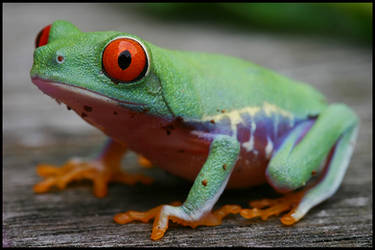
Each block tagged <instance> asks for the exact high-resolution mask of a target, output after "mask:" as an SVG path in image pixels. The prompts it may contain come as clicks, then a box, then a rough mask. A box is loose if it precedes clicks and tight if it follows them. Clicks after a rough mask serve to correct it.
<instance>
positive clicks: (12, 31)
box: [3, 4, 373, 247]
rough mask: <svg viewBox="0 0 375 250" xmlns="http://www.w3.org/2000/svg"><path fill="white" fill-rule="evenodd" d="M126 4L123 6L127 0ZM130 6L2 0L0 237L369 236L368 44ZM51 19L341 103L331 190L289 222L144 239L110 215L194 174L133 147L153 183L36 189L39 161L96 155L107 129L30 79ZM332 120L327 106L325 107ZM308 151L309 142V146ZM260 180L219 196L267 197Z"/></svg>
mask: <svg viewBox="0 0 375 250" xmlns="http://www.w3.org/2000/svg"><path fill="white" fill-rule="evenodd" d="M130 7H131V6H130ZM130 7H129V8H128V6H127V5H125V6H119V5H106V4H75V5H74V4H48V5H46V4H5V5H4V6H3V14H4V19H3V20H4V26H3V28H4V31H3V32H4V33H3V42H4V43H3V44H4V45H3V53H4V59H3V62H4V66H3V69H4V70H3V71H4V75H3V91H4V92H3V98H4V101H3V245H4V246H20V247H26V246H197V247H200V246H288V247H289V246H313V247H318V246H319V247H321V246H356V247H358V246H367V247H370V246H372V236H373V231H372V51H371V49H370V48H359V47H355V46H352V45H345V44H341V43H337V42H334V41H332V40H328V39H315V38H314V39H313V38H311V37H306V36H299V37H297V36H294V37H288V36H286V35H284V36H283V35H276V34H268V33H251V32H246V31H243V30H242V31H241V30H235V29H228V28H223V27H219V26H215V25H214V24H207V23H202V25H196V24H189V23H178V24H176V23H171V22H168V20H154V19H151V18H149V17H146V16H142V15H138V14H137V13H135V12H133V11H132V9H131V8H130ZM55 19H66V20H69V21H72V22H73V23H75V24H76V25H77V26H78V27H79V28H81V29H82V30H83V31H96V30H122V31H125V32H129V33H135V34H138V35H140V36H142V37H143V38H145V39H146V40H148V41H151V42H153V43H155V44H157V45H159V46H162V47H168V48H173V49H185V50H200V51H207V52H217V53H224V54H228V55H233V56H238V57H242V58H244V59H247V60H251V61H253V62H255V63H257V64H260V65H263V66H265V67H268V68H271V69H274V70H276V71H278V72H280V73H282V74H284V75H286V76H289V77H291V78H294V79H297V80H301V81H305V82H309V83H311V85H313V86H315V87H316V88H317V89H318V90H319V91H321V92H322V93H323V94H324V95H326V96H327V97H328V100H329V101H330V102H344V103H346V104H348V105H349V106H351V107H352V108H353V109H354V110H355V111H356V112H357V114H358V115H359V117H360V119H361V125H360V131H359V137H358V142H357V147H356V149H355V152H354V155H353V157H352V160H351V164H350V167H349V169H348V171H347V174H346V176H345V179H344V181H343V183H342V185H341V187H340V189H339V190H338V191H337V193H336V194H335V195H334V196H333V197H332V198H331V199H329V200H328V201H326V202H324V203H322V204H320V205H319V206H317V207H315V208H313V209H312V210H311V211H310V212H309V213H308V214H307V216H305V217H304V218H303V219H302V221H300V222H299V223H298V224H296V225H295V226H293V227H285V226H282V225H281V223H280V221H279V219H278V218H276V217H273V218H271V219H269V220H268V221H262V220H260V219H254V220H246V219H244V218H242V217H241V216H239V215H237V216H229V217H228V218H227V219H225V220H224V222H223V224H222V225H220V226H217V227H198V228H196V229H191V228H189V227H182V226H180V225H174V224H172V225H171V226H170V228H169V229H168V231H167V233H166V235H165V236H164V238H162V239H161V240H160V241H157V242H153V241H151V240H150V233H151V224H143V223H131V224H127V225H118V224H116V223H114V222H113V219H112V218H113V215H114V214H116V213H119V212H123V211H127V210H130V209H132V210H147V209H150V208H152V207H154V206H157V205H160V204H163V203H169V202H171V201H176V200H179V201H183V200H184V199H185V197H186V195H187V193H188V191H189V187H190V184H189V183H187V182H185V181H182V180H180V179H178V178H176V177H173V176H171V175H169V174H166V173H165V172H163V171H162V170H159V169H156V168H154V169H150V170H148V169H143V168H140V167H139V166H138V164H137V161H136V158H135V155H134V154H130V155H129V156H128V157H127V158H126V159H125V160H124V167H125V166H126V168H127V169H130V171H132V172H142V173H145V174H147V175H149V176H153V177H154V178H155V180H156V181H155V183H154V184H153V185H152V186H151V187H149V186H143V185H136V186H133V187H129V186H124V185H120V184H113V185H110V188H109V194H108V196H107V197H105V198H102V199H98V198H95V197H94V196H93V195H92V190H91V184H90V183H88V182H87V183H81V184H72V185H70V186H69V188H68V189H67V190H64V191H54V192H50V193H47V194H43V195H36V194H34V193H33V191H32V187H33V185H34V184H35V183H37V182H38V181H39V180H40V178H39V177H38V176H37V174H36V172H35V166H36V165H37V164H38V163H42V162H45V163H53V164H62V163H64V162H65V161H66V160H67V159H69V158H70V157H72V156H93V155H95V153H96V152H97V151H98V150H99V149H100V145H101V144H102V143H103V142H104V141H105V137H104V136H103V135H102V134H101V133H100V132H99V131H97V130H96V129H94V128H92V127H90V126H89V125H88V124H86V123H84V122H83V121H82V120H81V118H80V117H78V116H76V115H75V114H74V113H73V112H71V111H70V112H69V111H67V110H66V108H65V106H63V105H60V106H59V105H57V104H56V102H54V101H53V100H52V99H51V98H49V97H47V96H46V95H43V94H42V93H41V92H40V91H39V90H38V89H37V88H36V87H35V86H33V85H32V83H31V81H30V79H29V75H28V72H29V70H30V67H31V64H32V52H33V42H34V38H35V36H36V34H37V32H38V31H39V30H40V29H41V28H42V27H44V26H45V25H47V24H49V23H51V22H52V21H53V20H55ZM332 119H334V117H332ZM312 153H313V152H312ZM274 196H276V194H275V193H274V191H273V190H272V189H271V188H270V187H268V186H261V187H257V188H253V189H247V190H238V191H234V190H233V191H231V190H230V191H225V192H224V194H223V195H222V197H221V198H220V199H219V202H218V204H217V206H220V205H223V204H228V203H234V204H240V205H242V206H243V207H246V206H247V202H248V201H249V200H253V199H258V198H262V197H274Z"/></svg>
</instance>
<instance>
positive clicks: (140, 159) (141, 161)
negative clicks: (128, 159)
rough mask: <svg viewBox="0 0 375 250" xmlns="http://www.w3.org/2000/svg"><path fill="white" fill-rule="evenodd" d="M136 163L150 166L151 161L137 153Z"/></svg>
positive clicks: (146, 166)
mask: <svg viewBox="0 0 375 250" xmlns="http://www.w3.org/2000/svg"><path fill="white" fill-rule="evenodd" d="M138 163H139V165H141V166H142V167H144V168H151V167H152V163H151V161H149V160H148V159H147V158H145V157H143V156H142V155H138Z"/></svg>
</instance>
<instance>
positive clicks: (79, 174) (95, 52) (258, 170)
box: [30, 20, 358, 240]
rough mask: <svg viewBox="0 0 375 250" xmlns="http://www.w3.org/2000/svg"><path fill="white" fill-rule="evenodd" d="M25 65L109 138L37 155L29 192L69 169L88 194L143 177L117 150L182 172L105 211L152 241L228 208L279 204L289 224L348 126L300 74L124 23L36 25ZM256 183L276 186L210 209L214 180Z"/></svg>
mask: <svg viewBox="0 0 375 250" xmlns="http://www.w3.org/2000/svg"><path fill="white" fill-rule="evenodd" d="M30 75H31V79H32V82H33V83H34V84H35V85H36V86H37V87H38V88H39V89H40V90H41V91H43V92H44V93H45V94H47V95H49V96H50V97H52V98H55V99H56V100H57V101H58V102H62V103H64V104H66V105H67V106H68V108H69V109H72V110H74V111H75V112H76V113H77V114H78V115H80V116H81V117H82V119H84V120H85V121H86V122H88V123H90V124H91V125H93V126H95V127H96V128H98V129H100V130H101V131H102V132H103V133H104V134H105V135H107V136H108V138H109V140H108V142H107V143H106V145H105V147H104V149H103V151H102V153H101V154H100V155H99V156H98V157H97V158H96V159H93V160H91V161H83V160H77V159H75V160H69V161H68V162H67V163H66V164H64V165H62V166H60V167H58V166H52V165H39V166H38V167H37V171H38V173H39V174H40V175H41V176H42V177H44V178H45V179H44V180H43V181H42V182H40V183H38V184H36V185H35V187H34V190H35V191H36V192H38V193H42V192H46V191H48V190H50V188H52V187H54V186H57V187H59V188H64V187H65V186H66V185H67V184H68V183H69V182H71V181H73V180H80V179H89V180H92V181H93V186H94V194H95V195H96V196H98V197H103V196H105V195H106V193H107V185H108V183H110V182H123V183H127V184H134V183H137V182H141V183H145V184H150V183H151V182H152V179H151V178H150V177H147V176H144V175H131V174H128V173H126V172H125V171H124V170H122V169H121V164H120V163H121V159H122V157H123V156H124V155H125V153H126V152H127V150H132V151H134V152H136V153H138V154H139V155H141V156H142V157H144V158H146V159H147V160H148V161H149V162H151V163H152V165H155V166H158V167H160V168H162V169H164V170H166V171H168V172H169V173H172V174H174V175H177V176H180V177H183V178H185V179H187V180H190V181H192V182H193V184H192V187H191V190H190V192H189V194H188V196H187V198H186V200H185V201H184V202H183V203H173V204H162V205H160V206H158V207H156V208H153V209H151V210H149V211H143V212H139V211H126V212H123V213H119V214H117V215H115V217H114V220H115V221H116V222H117V223H120V224H125V223H129V222H132V221H142V222H148V221H150V220H152V219H153V220H154V223H153V229H152V234H151V238H152V239H153V240H157V239H160V238H162V237H163V235H164V234H165V232H166V230H167V228H168V222H169V220H171V221H173V222H176V223H179V224H182V225H185V226H190V227H193V228H194V227H197V226H201V225H206V226H215V225H219V224H221V222H222V219H223V218H224V217H225V216H227V215H228V214H240V215H241V216H243V217H244V218H253V217H261V218H262V219H267V218H268V217H269V216H271V215H278V214H280V213H282V212H287V213H286V214H285V215H283V216H282V217H281V222H282V223H283V224H285V225H291V224H294V223H296V222H297V221H299V220H300V219H301V218H302V217H303V216H304V215H305V214H306V213H307V212H308V211H309V210H310V209H311V208H312V207H314V206H316V205H317V204H319V203H321V202H322V201H324V200H326V199H328V198H329V197H331V196H332V195H333V194H334V193H335V191H336V190H337V189H338V187H339V185H340V183H341V182H342V180H343V177H344V174H345V171H346V169H347V167H348V165H349V160H350V157H351V154H352V151H353V148H354V144H355V141H356V135H357V131H358V118H357V116H356V114H355V113H354V112H353V111H352V110H351V109H350V108H348V107H347V106H346V105H344V104H340V103H336V104H330V105H328V104H327V102H326V100H325V98H324V97H323V96H322V95H321V94H320V93H319V92H317V91H316V90H315V89H313V88H312V87H310V86H309V85H307V84H305V83H302V82H297V81H294V80H291V79H288V78H286V77H284V76H281V75H279V74H277V73H275V72H273V71H271V70H268V69H265V68H263V67H261V66H258V65H256V64H254V63H251V62H248V61H245V60H242V59H239V58H234V57H230V56H224V55H219V54H210V53H200V52H188V51H177V50H168V49H164V48H160V47H158V46H156V45H154V44H152V43H150V42H147V41H145V40H143V39H142V38H140V37H138V36H136V35H132V34H128V33H123V32H117V31H104V32H81V31H80V30H79V29H78V28H77V27H76V26H74V25H73V24H71V23H70V22H67V21H62V20H57V21H55V22H53V24H51V25H49V26H46V27H45V28H43V29H42V30H41V32H40V33H39V35H38V36H37V38H36V49H35V51H34V62H33V66H32V69H31V72H30ZM144 158H143V159H144ZM146 162H147V161H146ZM314 175H315V177H316V178H313V177H314ZM263 183H268V184H270V185H271V186H272V187H273V188H274V189H275V190H276V191H277V192H279V193H282V194H284V196H283V197H282V198H278V199H263V200H259V201H254V202H251V203H250V205H251V206H252V208H242V207H241V206H239V205H225V206H223V207H221V208H219V209H217V210H215V211H213V206H214V205H215V203H216V201H217V200H218V199H219V197H220V195H221V194H222V192H223V190H224V189H225V188H247V187H251V186H255V185H260V184H263Z"/></svg>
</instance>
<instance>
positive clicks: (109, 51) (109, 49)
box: [102, 38, 148, 83]
mask: <svg viewBox="0 0 375 250" xmlns="http://www.w3.org/2000/svg"><path fill="white" fill-rule="evenodd" d="M102 60H103V71H104V72H105V73H106V75H107V76H109V77H110V78H111V79H112V80H113V81H114V82H116V83H119V82H120V83H130V82H135V81H138V80H140V79H141V78H142V77H143V76H144V75H145V74H146V72H147V68H148V60H147V55H146V52H145V50H144V49H143V47H142V45H141V44H139V42H137V41H135V40H133V39H130V38H119V39H116V40H113V41H112V42H110V43H109V44H108V45H107V46H106V47H105V49H104V52H103V58H102Z"/></svg>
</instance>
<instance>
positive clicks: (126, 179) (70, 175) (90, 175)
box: [34, 159, 153, 197]
mask: <svg viewBox="0 0 375 250" xmlns="http://www.w3.org/2000/svg"><path fill="white" fill-rule="evenodd" d="M107 164H109V163H108V162H103V161H99V160H96V161H89V162H86V161H81V160H77V159H75V160H70V161H68V162H67V163H65V164H64V165H63V166H61V167H56V166H52V165H47V164H41V165H38V166H37V172H38V174H39V175H40V176H42V177H44V180H43V181H41V182H39V183H38V184H36V185H35V186H34V191H35V192H37V193H45V192H47V191H49V190H50V189H51V188H52V187H54V186H56V187H58V188H59V189H64V188H65V187H66V186H67V185H68V183H70V182H72V181H77V180H83V179H88V180H91V181H93V183H94V194H95V196H97V197H104V196H105V195H106V194H107V191H108V183H110V182H121V183H125V184H128V185H134V184H136V183H137V182H141V183H143V184H151V183H152V181H153V180H152V178H150V177H147V176H144V175H141V174H128V173H126V172H124V171H122V170H121V169H119V168H112V167H109V166H107Z"/></svg>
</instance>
